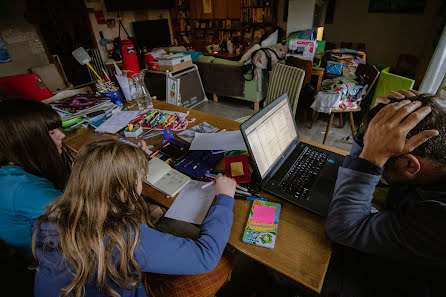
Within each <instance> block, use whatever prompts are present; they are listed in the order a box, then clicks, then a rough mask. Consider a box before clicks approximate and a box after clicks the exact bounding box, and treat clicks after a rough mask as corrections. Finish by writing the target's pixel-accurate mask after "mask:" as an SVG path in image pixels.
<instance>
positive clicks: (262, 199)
mask: <svg viewBox="0 0 446 297" xmlns="http://www.w3.org/2000/svg"><path fill="white" fill-rule="evenodd" d="M234 199H241V200H252V201H253V200H260V201H268V199H265V198H260V197H240V196H236V197H234Z"/></svg>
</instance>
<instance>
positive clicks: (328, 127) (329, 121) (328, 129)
mask: <svg viewBox="0 0 446 297" xmlns="http://www.w3.org/2000/svg"><path fill="white" fill-rule="evenodd" d="M333 118H334V113H331V115H330V119H329V120H328V125H327V130H325V136H324V141H323V142H322V144H325V141H327V136H328V132H330V128H331V124H332V123H333Z"/></svg>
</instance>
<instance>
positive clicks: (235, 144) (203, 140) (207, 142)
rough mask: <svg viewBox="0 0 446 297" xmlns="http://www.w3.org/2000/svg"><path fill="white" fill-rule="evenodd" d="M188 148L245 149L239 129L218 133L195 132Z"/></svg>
mask: <svg viewBox="0 0 446 297" xmlns="http://www.w3.org/2000/svg"><path fill="white" fill-rule="evenodd" d="M189 150H192V151H194V150H195V151H196V150H226V151H230V150H242V151H246V150H247V148H246V145H245V141H244V140H243V136H242V133H241V132H240V130H237V131H229V132H219V133H195V137H194V139H193V140H192V143H191V145H190V148H189Z"/></svg>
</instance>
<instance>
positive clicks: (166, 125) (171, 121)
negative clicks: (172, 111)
mask: <svg viewBox="0 0 446 297" xmlns="http://www.w3.org/2000/svg"><path fill="white" fill-rule="evenodd" d="M176 118H177V117H176V116H174V117H173V118H172V119H171V120H170V121H169V122H168V123H167V124H165V125H164V127H169V125H170V124H171V123H173V122H174V121H175V120H176Z"/></svg>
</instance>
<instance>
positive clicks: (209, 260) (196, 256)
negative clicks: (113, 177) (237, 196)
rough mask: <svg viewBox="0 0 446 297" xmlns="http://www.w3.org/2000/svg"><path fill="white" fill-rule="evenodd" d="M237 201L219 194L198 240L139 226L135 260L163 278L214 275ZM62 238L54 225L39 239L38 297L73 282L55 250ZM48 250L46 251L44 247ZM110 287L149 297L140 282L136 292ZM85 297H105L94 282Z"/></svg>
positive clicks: (55, 293) (51, 294)
mask: <svg viewBox="0 0 446 297" xmlns="http://www.w3.org/2000/svg"><path fill="white" fill-rule="evenodd" d="M233 205H234V198H232V197H229V196H227V195H223V194H220V195H218V196H217V199H216V203H215V205H214V206H212V207H211V209H210V211H209V215H208V216H207V217H206V219H205V220H204V221H203V224H202V226H201V231H200V236H199V238H198V239H197V240H192V239H186V238H181V237H176V236H173V235H170V234H166V233H162V232H159V231H157V230H155V229H152V228H150V227H148V226H147V225H143V224H141V225H139V229H140V239H139V243H138V246H137V248H136V250H135V259H136V261H137V263H138V265H139V267H140V268H141V270H142V271H143V272H153V273H162V274H201V273H206V272H209V271H212V270H213V269H214V268H215V267H216V266H217V264H218V262H219V260H220V258H221V255H222V253H223V250H224V248H225V246H226V243H227V241H228V238H229V233H230V231H231V226H232V207H233ZM58 242H59V234H58V230H57V227H56V225H55V224H53V223H43V224H42V225H41V228H40V231H39V232H38V236H37V239H36V243H37V244H36V246H37V247H36V252H37V257H38V260H39V266H38V268H37V273H36V278H35V283H34V292H35V296H36V297H56V296H59V295H60V290H61V289H62V288H64V287H66V286H67V285H68V284H69V283H70V282H71V281H72V279H73V276H72V275H71V273H70V272H69V270H68V269H67V265H69V264H68V263H65V262H64V260H63V256H62V254H61V253H60V252H58V251H57V250H55V249H54V248H55V247H57V244H58ZM45 244H46V245H47V246H48V247H47V249H45V250H43V246H44V245H45ZM108 284H109V285H110V286H111V287H112V288H114V289H115V290H116V291H117V292H118V293H119V294H120V295H121V296H122V297H130V296H132V297H136V296H146V293H145V290H144V286H143V285H142V282H141V281H140V282H139V283H138V285H137V286H136V288H134V289H133V290H124V289H122V288H118V287H116V285H115V284H113V283H112V282H111V281H110V280H108ZM84 296H104V295H102V294H101V293H100V292H99V291H98V289H97V287H96V282H95V280H94V279H93V280H91V281H90V282H88V283H87V284H86V286H85V295H84Z"/></svg>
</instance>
